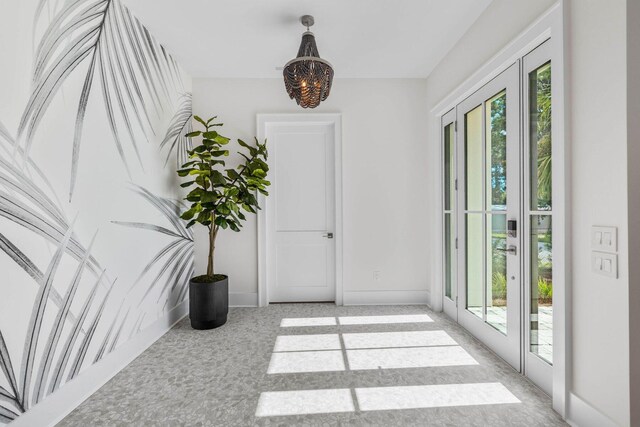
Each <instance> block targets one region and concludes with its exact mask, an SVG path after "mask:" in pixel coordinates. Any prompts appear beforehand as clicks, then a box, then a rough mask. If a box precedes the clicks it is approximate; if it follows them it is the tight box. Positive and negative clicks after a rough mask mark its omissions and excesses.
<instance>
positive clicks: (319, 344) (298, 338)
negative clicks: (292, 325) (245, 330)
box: [273, 334, 341, 352]
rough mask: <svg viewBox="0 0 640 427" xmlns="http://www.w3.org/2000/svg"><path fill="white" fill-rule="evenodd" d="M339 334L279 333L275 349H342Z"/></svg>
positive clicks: (275, 350)
mask: <svg viewBox="0 0 640 427" xmlns="http://www.w3.org/2000/svg"><path fill="white" fill-rule="evenodd" d="M340 349H341V346H340V336H339V335H338V334H317V335H279V336H278V337H277V338H276V345H275V346H274V347H273V351H274V352H277V351H310V350H340Z"/></svg>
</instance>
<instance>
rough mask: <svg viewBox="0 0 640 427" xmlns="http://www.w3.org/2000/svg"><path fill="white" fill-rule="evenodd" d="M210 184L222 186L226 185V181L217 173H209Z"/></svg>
mask: <svg viewBox="0 0 640 427" xmlns="http://www.w3.org/2000/svg"><path fill="white" fill-rule="evenodd" d="M211 182H212V183H213V184H214V185H224V184H226V183H227V179H226V178H225V177H224V175H222V174H221V173H220V172H219V171H216V170H214V171H211Z"/></svg>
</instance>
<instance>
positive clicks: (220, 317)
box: [189, 276, 229, 329]
mask: <svg viewBox="0 0 640 427" xmlns="http://www.w3.org/2000/svg"><path fill="white" fill-rule="evenodd" d="M227 313H229V278H228V277H227V276H225V277H224V279H222V280H218V281H217V282H209V283H198V282H194V281H193V280H191V281H189V318H190V319H191V327H192V328H193V329H213V328H217V327H219V326H222V325H224V324H225V323H226V322H227Z"/></svg>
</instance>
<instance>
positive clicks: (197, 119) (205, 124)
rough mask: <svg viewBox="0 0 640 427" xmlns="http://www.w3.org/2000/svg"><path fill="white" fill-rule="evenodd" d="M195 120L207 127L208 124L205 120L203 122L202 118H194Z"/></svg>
mask: <svg viewBox="0 0 640 427" xmlns="http://www.w3.org/2000/svg"><path fill="white" fill-rule="evenodd" d="M193 118H194V119H195V120H196V121H197V122H200V123H202V124H203V125H204V126H207V123H206V122H205V121H204V120H202V119H201V118H200V116H193Z"/></svg>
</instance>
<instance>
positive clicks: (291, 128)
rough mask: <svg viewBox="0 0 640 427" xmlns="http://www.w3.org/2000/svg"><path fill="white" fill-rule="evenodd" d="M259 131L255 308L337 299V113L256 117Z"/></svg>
mask: <svg viewBox="0 0 640 427" xmlns="http://www.w3.org/2000/svg"><path fill="white" fill-rule="evenodd" d="M258 135H259V138H260V139H267V147H268V151H269V158H268V163H269V168H270V170H269V177H268V179H269V180H270V181H271V183H272V185H271V187H269V196H268V197H267V198H264V197H261V200H260V205H261V206H262V208H263V209H262V210H261V211H259V214H258V240H259V245H258V246H259V254H258V259H259V261H258V263H259V272H258V273H259V284H258V298H259V303H260V306H264V305H267V304H268V303H270V302H318V301H335V302H336V303H337V304H341V303H342V301H341V280H340V279H341V270H342V263H341V262H340V261H341V252H342V251H341V242H342V239H341V237H342V236H341V234H342V231H341V227H340V226H341V215H340V211H341V203H340V194H341V191H340V185H339V184H340V177H341V174H340V159H341V156H340V147H341V145H340V116H339V115H337V114H320V115H318V114H313V115H311V114H285V115H271V114H269V115H259V116H258ZM337 291H339V292H337Z"/></svg>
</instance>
